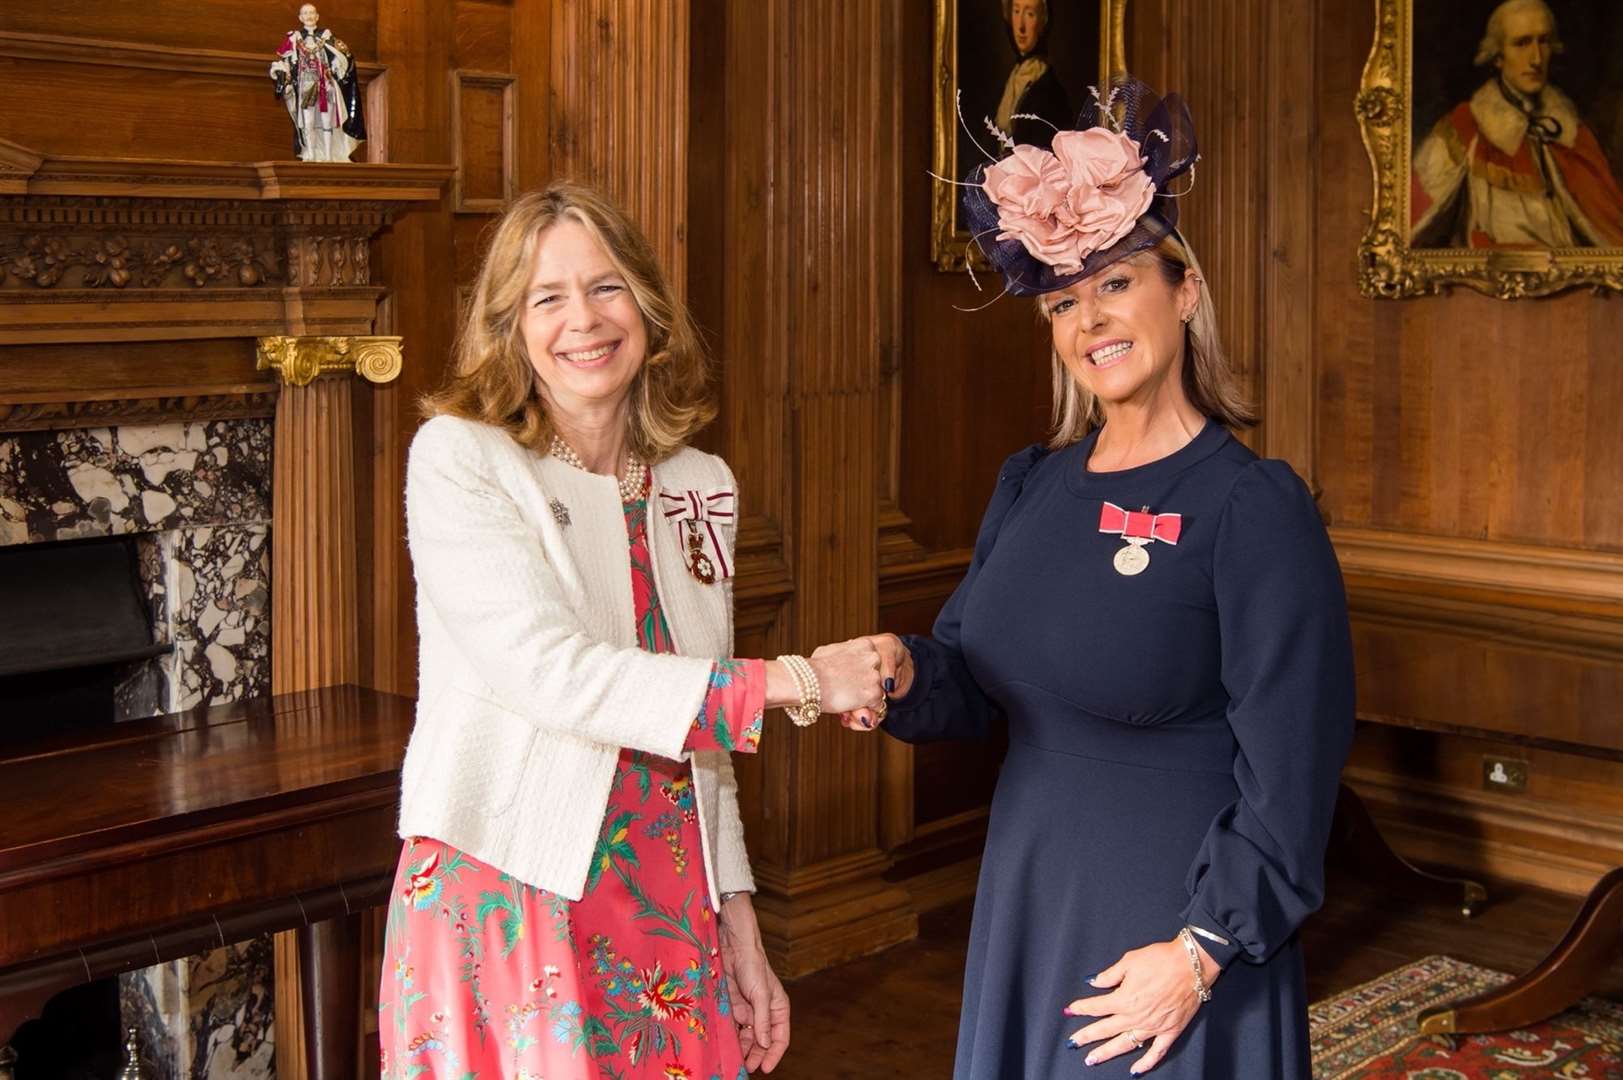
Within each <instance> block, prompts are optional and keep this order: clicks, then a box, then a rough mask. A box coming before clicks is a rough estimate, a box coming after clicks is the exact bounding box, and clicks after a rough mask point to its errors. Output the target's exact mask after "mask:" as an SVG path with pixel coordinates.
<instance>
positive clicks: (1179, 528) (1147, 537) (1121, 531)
mask: <svg viewBox="0 0 1623 1080" xmlns="http://www.w3.org/2000/svg"><path fill="white" fill-rule="evenodd" d="M1099 531H1100V532H1102V533H1114V534H1115V535H1117V536H1120V537H1121V538H1122V539H1123V540H1125V541H1127V546H1126V547H1124V548H1122V549H1121V550H1120V551H1118V552H1116V558H1115V561H1114V564H1115V567H1116V573H1118V574H1120V575H1122V576H1123V577H1132V576H1134V575H1135V574H1142V573H1143V572H1144V570H1145V568H1146V567H1148V566H1149V565H1150V553H1149V546H1150V544H1152V543H1153V542H1155V541H1157V540H1159V541H1161V542H1162V543H1164V544H1173V545H1176V544H1177V542H1178V536H1179V534H1180V533H1182V532H1183V515H1182V514H1152V513H1150V508H1149V507H1147V506H1146V507H1145V508H1144V509H1143V510H1139V511H1131V510H1123V509H1122V508H1121V507H1119V506H1117V505H1116V504H1115V503H1109V502H1107V503H1105V504H1104V505H1103V506H1101V507H1100V508H1099Z"/></svg>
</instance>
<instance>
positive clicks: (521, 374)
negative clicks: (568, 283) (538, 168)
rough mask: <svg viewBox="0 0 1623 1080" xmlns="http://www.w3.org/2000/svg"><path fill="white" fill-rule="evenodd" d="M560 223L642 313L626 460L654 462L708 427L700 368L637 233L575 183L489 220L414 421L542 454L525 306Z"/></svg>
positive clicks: (546, 425) (709, 396)
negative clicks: (433, 383)
mask: <svg viewBox="0 0 1623 1080" xmlns="http://www.w3.org/2000/svg"><path fill="white" fill-rule="evenodd" d="M564 220H569V221H574V222H577V223H579V224H580V225H582V226H584V227H585V229H586V230H587V232H589V233H591V234H592V236H593V237H594V238H595V239H596V240H597V242H598V243H600V244H602V245H603V250H604V251H605V252H607V253H608V256H609V259H610V261H611V262H613V263H614V266H615V268H616V269H617V270H619V272H620V274H621V275H622V276H623V277H624V278H625V280H626V285H627V286H628V287H629V288H630V290H631V295H632V297H633V299H635V301H636V304H637V309H638V310H639V311H640V312H641V313H642V319H643V324H644V325H645V327H646V328H647V331H648V355H647V357H646V358H645V359H644V361H643V365H642V368H641V369H640V370H639V371H638V372H637V376H636V378H635V380H634V381H633V382H632V384H631V391H630V395H631V401H630V405H631V415H630V421H629V428H630V430H629V431H628V433H627V435H628V441H629V443H630V449H631V451H632V453H634V454H636V455H637V456H638V457H640V458H641V459H642V460H644V461H647V462H651V463H657V462H659V461H662V460H664V459H665V458H667V457H669V456H670V455H671V454H673V453H675V452H676V451H677V450H678V449H680V448H681V447H682V445H683V444H684V443H685V442H686V441H687V440H688V438H689V437H690V436H691V435H692V434H693V433H694V432H696V431H698V430H699V429H700V428H702V427H703V426H704V425H705V424H707V423H709V422H710V421H711V420H712V419H714V418H715V415H716V403H715V393H714V388H713V387H712V385H711V379H710V366H709V361H708V360H707V358H706V356H705V352H704V347H703V345H702V344H701V343H700V340H699V333H698V330H697V329H696V328H695V326H694V324H693V318H692V316H691V315H689V314H688V310H687V308H686V307H685V306H684V305H683V304H682V302H681V301H680V300H678V299H677V298H676V296H675V294H674V293H672V292H671V289H670V286H669V285H668V284H667V283H666V281H665V275H664V274H663V273H661V272H660V269H659V263H658V261H657V260H655V258H654V253H653V249H652V248H650V247H649V246H648V241H647V240H646V239H645V238H644V237H643V235H642V232H641V230H639V229H638V228H637V226H636V225H635V224H633V223H632V221H631V219H630V218H628V217H627V216H626V215H625V213H624V212H623V211H622V210H621V209H620V208H619V207H618V206H616V205H615V204H614V203H613V202H611V201H610V200H609V199H608V198H607V197H606V196H604V195H603V194H602V193H601V192H599V191H596V190H594V189H593V188H590V187H587V186H585V185H583V184H576V183H569V182H565V181H560V182H557V183H553V184H550V185H548V186H547V187H546V188H545V189H544V190H541V191H532V192H528V193H526V194H524V195H521V196H519V197H518V198H517V199H515V200H513V202H512V204H511V205H509V206H508V208H507V210H506V212H505V213H503V214H502V216H501V218H500V219H499V220H498V221H497V223H496V228H495V235H494V236H493V237H492V238H491V241H490V249H489V250H488V251H487V252H486V253H485V260H484V263H483V264H482V265H481V266H480V268H479V276H478V278H477V279H476V280H475V282H474V286H473V293H472V295H471V297H470V298H469V300H468V303H467V306H466V308H465V309H464V311H463V317H462V327H461V330H460V332H459V334H458V336H457V342H456V348H455V351H454V353H453V361H454V362H453V364H452V366H451V371H450V373H449V375H448V376H447V378H446V381H445V384H444V385H443V386H442V387H440V388H439V389H438V390H436V391H434V392H433V393H431V394H428V395H426V396H425V397H424V398H423V399H422V401H421V406H422V409H423V412H424V413H425V414H426V415H428V416H435V415H439V414H442V413H443V414H449V415H452V416H460V417H464V418H466V419H469V420H480V421H483V422H484V423H487V424H492V425H494V426H496V427H500V428H502V429H504V430H505V431H506V432H507V433H508V434H509V435H511V436H512V437H513V439H514V440H515V441H517V442H518V443H519V444H521V445H523V446H526V447H529V448H530V449H531V450H536V451H539V452H541V453H545V452H546V451H547V449H548V448H549V447H550V446H551V444H552V436H553V434H554V431H555V428H554V425H553V422H552V418H551V417H550V416H549V415H548V414H547V404H546V401H545V400H544V399H543V397H542V394H541V392H540V384H539V380H538V376H537V375H536V373H535V369H534V367H532V366H531V364H530V357H529V352H528V350H527V349H526V348H525V345H524V298H525V295H526V293H527V292H528V290H529V285H530V274H531V272H532V270H533V268H534V264H535V251H536V247H537V245H538V244H539V242H540V239H541V236H542V235H543V234H544V233H545V232H546V231H547V230H548V229H550V228H552V227H553V226H554V225H556V224H558V222H560V221H564Z"/></svg>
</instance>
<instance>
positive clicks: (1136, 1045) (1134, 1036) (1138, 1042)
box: [1127, 1028, 1144, 1050]
mask: <svg viewBox="0 0 1623 1080" xmlns="http://www.w3.org/2000/svg"><path fill="white" fill-rule="evenodd" d="M1127 1037H1128V1038H1129V1039H1131V1040H1132V1043H1133V1049H1134V1050H1142V1049H1144V1040H1143V1039H1141V1038H1139V1037H1138V1029H1137V1028H1128V1029H1127Z"/></svg>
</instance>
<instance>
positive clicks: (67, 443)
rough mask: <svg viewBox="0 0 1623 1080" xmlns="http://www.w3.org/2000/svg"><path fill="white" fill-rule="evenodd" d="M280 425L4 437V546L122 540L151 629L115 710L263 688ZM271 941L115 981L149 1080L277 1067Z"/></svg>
mask: <svg viewBox="0 0 1623 1080" xmlns="http://www.w3.org/2000/svg"><path fill="white" fill-rule="evenodd" d="M271 438H272V433H271V420H270V419H268V418H245V419H232V420H213V421H198V422H186V421H172V422H168V423H161V424H131V425H121V426H117V427H102V428H70V429H66V430H40V431H23V432H13V433H9V434H0V545H6V546H9V545H18V544H35V543H45V542H51V541H69V542H71V541H73V540H78V539H85V538H90V537H103V536H129V537H133V538H134V539H135V541H136V544H137V552H138V555H139V565H140V575H141V584H142V587H143V591H144V593H145V596H146V600H147V606H148V611H149V614H150V615H151V617H152V630H153V638H154V640H155V641H158V642H160V643H166V644H172V645H173V646H174V649H173V651H172V652H170V653H169V654H167V655H164V656H160V657H157V658H155V659H152V660H147V661H143V662H141V663H140V664H136V665H131V666H130V668H129V669H128V670H127V673H126V674H125V676H124V677H123V678H122V679H121V681H120V683H119V686H118V689H117V691H116V701H115V715H116V717H117V719H118V720H121V721H123V720H135V719H141V718H143V717H148V716H153V715H156V714H159V713H168V712H180V711H183V710H187V709H192V708H198V707H207V706H210V705H218V704H222V703H225V702H231V701H241V700H243V699H245V698H252V697H260V696H263V695H265V694H268V693H269V692H270V618H269V617H270V562H271V561H270V540H271V533H270V523H271V468H272V452H271V451H272V447H271ZM273 988H274V965H273V963H272V950H271V940H270V938H268V937H265V938H257V939H253V940H250V941H246V942H241V943H237V944H233V945H230V946H227V947H225V948H221V949H215V950H212V951H210V952H207V953H204V954H201V955H198V956H194V957H188V958H185V959H181V960H174V961H170V962H168V963H164V964H159V965H157V966H155V967H150V968H146V969H144V970H140V971H134V972H129V973H126V974H124V975H121V976H119V1011H120V1017H121V1021H122V1023H123V1025H125V1026H133V1027H135V1028H137V1030H138V1031H139V1032H140V1037H139V1045H140V1046H141V1048H142V1052H143V1057H144V1059H145V1061H146V1063H147V1065H148V1067H149V1068H150V1069H151V1070H153V1074H154V1075H161V1076H165V1077H175V1078H177V1080H192V1078H198V1080H202V1078H205V1077H206V1078H220V1080H225V1078H231V1080H266V1078H269V1077H272V1076H274V1075H275V1069H274V1060H273V1059H274V1056H275V1042H274V1034H273V1031H274V1017H275V1009H274V992H273Z"/></svg>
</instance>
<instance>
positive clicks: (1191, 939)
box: [1178, 926, 1212, 1002]
mask: <svg viewBox="0 0 1623 1080" xmlns="http://www.w3.org/2000/svg"><path fill="white" fill-rule="evenodd" d="M1178 940H1179V941H1181V942H1183V951H1184V952H1186V953H1188V954H1189V966H1190V967H1191V968H1193V969H1194V971H1195V996H1196V997H1198V998H1200V1000H1201V1001H1202V1002H1207V1001H1210V1000H1212V991H1211V988H1210V987H1208V986H1207V985H1206V976H1205V975H1203V974H1202V973H1201V970H1200V950H1199V949H1198V948H1197V947H1196V946H1195V935H1194V934H1191V933H1190V932H1189V927H1187V926H1186V927H1184V928H1183V929H1182V930H1179V931H1178Z"/></svg>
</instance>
